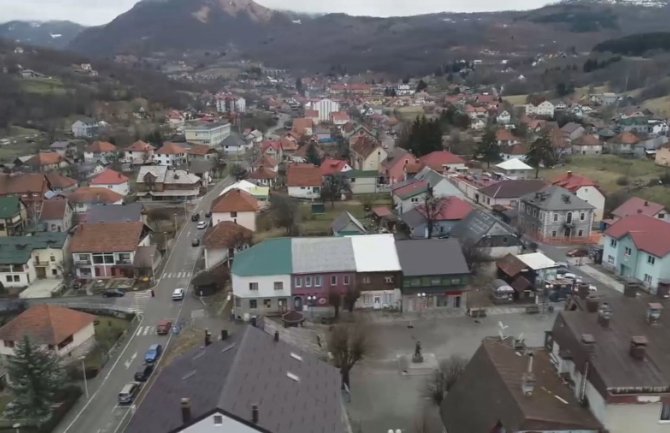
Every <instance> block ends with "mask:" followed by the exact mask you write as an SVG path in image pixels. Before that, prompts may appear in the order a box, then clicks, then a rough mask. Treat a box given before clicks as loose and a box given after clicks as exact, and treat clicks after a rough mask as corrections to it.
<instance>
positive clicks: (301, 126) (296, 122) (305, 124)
mask: <svg viewBox="0 0 670 433" xmlns="http://www.w3.org/2000/svg"><path fill="white" fill-rule="evenodd" d="M313 126H314V123H313V122H312V119H307V118H304V117H300V118H297V119H293V127H292V128H291V131H293V132H295V133H296V134H298V135H304V134H306V130H307V129H308V128H312V127H313Z"/></svg>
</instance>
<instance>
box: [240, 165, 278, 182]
mask: <svg viewBox="0 0 670 433" xmlns="http://www.w3.org/2000/svg"><path fill="white" fill-rule="evenodd" d="M247 179H249V180H250V181H252V182H254V183H255V184H256V185H260V186H268V187H272V186H274V184H275V182H276V181H277V172H276V171H275V170H272V169H271V168H270V167H266V166H264V165H259V166H258V167H256V168H255V169H254V170H253V171H252V172H251V173H249V175H248V176H247Z"/></svg>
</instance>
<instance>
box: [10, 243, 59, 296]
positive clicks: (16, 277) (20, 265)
mask: <svg viewBox="0 0 670 433" xmlns="http://www.w3.org/2000/svg"><path fill="white" fill-rule="evenodd" d="M66 239H67V234H66V233H49V232H47V233H35V234H34V235H32V236H10V237H0V249H2V251H3V254H2V256H1V257H0V283H2V286H3V287H17V288H19V287H27V286H29V285H30V284H32V283H33V282H35V280H38V279H45V278H59V277H62V276H63V247H64V246H65V241H66Z"/></svg>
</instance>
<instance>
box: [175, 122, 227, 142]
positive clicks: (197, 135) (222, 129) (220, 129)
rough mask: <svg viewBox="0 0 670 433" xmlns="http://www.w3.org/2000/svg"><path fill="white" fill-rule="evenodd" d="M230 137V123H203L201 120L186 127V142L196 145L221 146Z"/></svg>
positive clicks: (189, 123) (188, 123) (187, 124)
mask: <svg viewBox="0 0 670 433" xmlns="http://www.w3.org/2000/svg"><path fill="white" fill-rule="evenodd" d="M229 135H230V123H228V122H203V121H199V120H195V121H191V122H187V123H186V124H185V125H184V136H185V137H186V141H187V142H189V143H195V144H206V145H207V146H209V147H216V146H218V145H220V144H221V143H222V142H223V140H225V139H226V138H228V136H229Z"/></svg>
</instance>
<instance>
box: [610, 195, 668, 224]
mask: <svg viewBox="0 0 670 433" xmlns="http://www.w3.org/2000/svg"><path fill="white" fill-rule="evenodd" d="M631 215H646V216H650V217H653V218H658V219H660V220H662V221H665V222H670V212H668V210H667V209H666V208H665V206H663V205H662V204H659V203H655V202H653V201H649V200H645V199H642V198H639V197H631V198H629V199H628V200H626V201H625V202H624V203H623V204H622V205H621V206H619V207H618V208H616V209H614V210H613V211H612V219H611V220H610V221H608V223H610V224H611V223H613V222H615V221H617V220H619V219H621V218H625V217H627V216H631Z"/></svg>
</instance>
